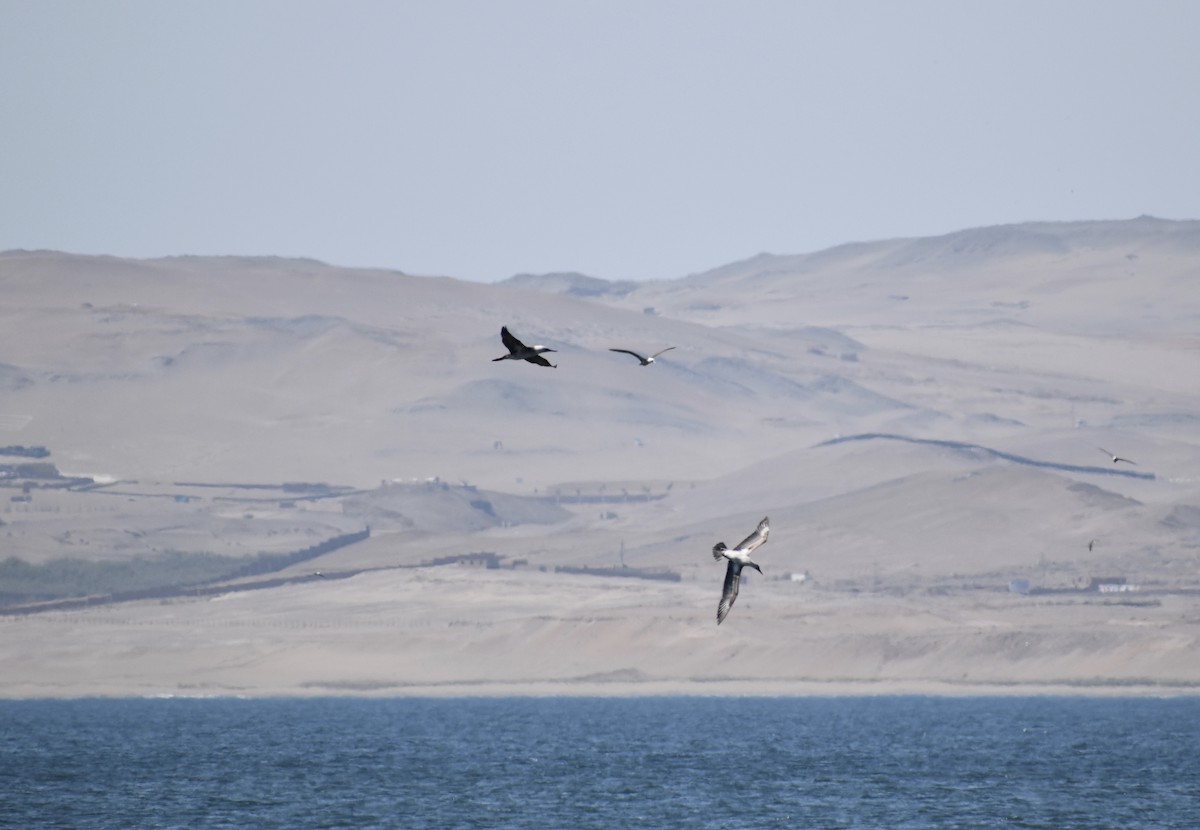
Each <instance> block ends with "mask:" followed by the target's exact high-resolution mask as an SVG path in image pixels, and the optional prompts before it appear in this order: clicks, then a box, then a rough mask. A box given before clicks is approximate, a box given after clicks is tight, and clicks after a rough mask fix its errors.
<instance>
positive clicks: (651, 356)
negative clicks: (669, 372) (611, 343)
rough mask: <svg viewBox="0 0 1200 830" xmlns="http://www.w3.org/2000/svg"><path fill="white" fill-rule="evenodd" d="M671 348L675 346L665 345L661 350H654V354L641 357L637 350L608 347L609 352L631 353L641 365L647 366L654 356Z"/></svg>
mask: <svg viewBox="0 0 1200 830" xmlns="http://www.w3.org/2000/svg"><path fill="white" fill-rule="evenodd" d="M673 348H675V347H674V346H667V347H666V348H665V349H663V350H662V351H661V352H655V353H654V354H652V355H650V356H649V357H642V356H641V355H640V354H638V353H637V352H631V351H629V349H609V351H610V352H620V353H621V354H631V355H633V356H634V357H636V358H637V359H638V360H640V361H641V363H642V365H643V366H649V365H650V364H651V363H653V362H654V358H656V357H658V356H659V355H660V354H663V352H669V351H671V349H673Z"/></svg>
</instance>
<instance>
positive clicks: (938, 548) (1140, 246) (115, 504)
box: [0, 217, 1200, 696]
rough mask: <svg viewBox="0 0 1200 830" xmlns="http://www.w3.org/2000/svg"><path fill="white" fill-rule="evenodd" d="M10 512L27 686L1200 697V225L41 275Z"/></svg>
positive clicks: (1, 358) (42, 271)
mask: <svg viewBox="0 0 1200 830" xmlns="http://www.w3.org/2000/svg"><path fill="white" fill-rule="evenodd" d="M501 325H507V326H508V327H509V328H510V329H511V330H512V332H513V333H514V334H515V335H516V336H518V337H520V338H522V339H523V340H524V341H525V342H526V343H529V344H533V343H539V344H545V345H547V346H549V347H550V348H552V349H555V350H556V351H555V352H554V353H553V354H549V355H547V356H548V357H550V358H552V359H553V362H555V363H556V364H557V368H544V367H541V366H535V365H532V364H529V363H525V362H515V361H500V362H494V361H493V358H496V357H499V356H500V355H501V354H503V353H504V352H505V349H504V347H503V346H502V345H501V343H500V337H499V331H500V327H501ZM668 346H673V347H674V349H672V350H671V351H667V352H665V353H664V354H662V355H661V356H660V357H659V358H658V359H657V361H656V362H655V363H653V364H652V365H649V366H641V365H639V364H638V362H637V361H636V360H635V359H634V358H632V357H630V356H629V355H625V354H620V353H615V352H612V351H610V349H613V348H622V349H631V350H634V351H637V352H640V353H642V354H650V353H654V352H658V351H659V350H661V349H665V348H666V347H668ZM1106 451H1111V453H1114V454H1116V455H1117V456H1119V457H1121V458H1123V459H1128V460H1127V461H1124V460H1123V461H1117V462H1114V461H1113V460H1112V458H1111V456H1110V455H1109V454H1107V453H1106ZM0 499H2V501H0V664H3V665H4V666H5V671H4V672H3V675H2V676H0V695H4V696H40V695H79V694H329V693H338V694H342V693H354V694H413V693H418V694H440V693H459V694H463V693H476V694H480V693H509V692H514V691H515V692H529V693H554V694H566V693H622V694H636V693H658V692H672V693H674V692H690V693H707V692H711V691H737V692H739V693H743V692H750V693H753V692H762V693H772V694H789V693H809V692H813V691H817V692H820V691H822V690H824V691H836V692H842V691H863V690H867V691H873V690H885V691H886V690H896V689H905V690H930V689H934V690H939V691H954V690H960V691H961V690H979V689H984V690H991V691H995V690H1011V689H1018V690H1026V691H1029V690H1033V691H1037V690H1043V691H1045V690H1053V691H1058V690H1063V689H1068V690H1074V691H1080V690H1104V691H1109V692H1111V691H1113V690H1116V691H1126V692H1128V691H1148V692H1152V693H1189V694H1194V693H1196V692H1198V691H1200V221H1167V220H1160V219H1154V218H1150V217H1141V218H1138V219H1134V220H1127V221H1104V222H1077V223H1028V224H1024V225H1015V226H1004V227H993V228H980V229H972V230H966V231H961V232H957V233H952V234H947V235H945V236H942V237H936V238H926V239H899V240H884V241H876V242H865V243H854V244H847V245H843V246H840V247H837V248H833V249H830V250H827V251H821V252H817V253H812V254H805V255H790V256H778V255H770V254H762V255H759V256H756V257H753V258H751V259H748V260H745V261H743V262H737V263H731V264H728V265H724V266H721V267H719V268H715V269H714V270H712V271H709V272H706V273H702V274H695V275H692V276H689V277H686V278H683V279H677V280H662V281H651V282H646V283H631V282H620V283H610V282H606V281H604V280H598V279H595V278H592V277H588V276H586V275H580V274H549V275H520V276H517V277H513V278H512V279H510V280H508V281H506V282H504V283H499V284H494V285H488V284H477V283H471V282H465V281H460V280H455V279H452V278H448V277H429V276H413V275H409V274H405V273H401V272H398V271H381V270H363V269H347V268H339V267H336V266H334V265H327V264H324V263H320V262H316V261H311V260H294V259H279V258H272V257H261V258H245V257H227V258H220V257H217V258H211V257H204V258H198V257H184V256H181V257H173V258H168V259H157V260H127V259H118V258H113V257H105V256H83V255H75V254H66V253H57V252H48V251H32V252H31V251H9V252H5V253H2V254H0ZM764 515H769V516H770V518H771V536H770V539H769V542H768V543H767V544H766V546H764V547H762V548H760V549H759V550H758V551H757V552H756V558H757V560H758V561H759V562H760V563H761V565H762V567H763V571H764V574H763V576H761V577H760V576H759V575H758V574H757V573H753V574H751V575H750V576H751V578H749V579H746V580H745V581H744V584H743V586H742V589H741V594H740V596H739V598H738V600H737V604H736V606H735V607H734V609H733V611H732V613H731V614H730V616H729V618H728V619H727V620H726V621H725V622H724V623H723V624H722V625H721V626H720V627H719V628H718V627H717V626H716V623H715V612H716V605H717V600H718V598H719V596H720V590H721V583H722V579H723V575H724V566H723V565H722V564H718V563H716V562H714V561H713V558H712V556H711V555H710V551H711V549H712V546H713V545H714V544H715V543H716V542H717V541H722V540H723V541H725V542H727V543H729V544H734V543H736V542H737V541H739V540H740V539H741V538H742V537H743V536H745V535H746V534H747V533H749V532H750V530H752V529H753V527H754V525H755V523H756V522H757V521H758V520H759V519H760V518H762V517H763V516H764Z"/></svg>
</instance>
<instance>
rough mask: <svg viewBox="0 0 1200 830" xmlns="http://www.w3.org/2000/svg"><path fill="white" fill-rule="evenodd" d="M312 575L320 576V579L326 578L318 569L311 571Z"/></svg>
mask: <svg viewBox="0 0 1200 830" xmlns="http://www.w3.org/2000/svg"><path fill="white" fill-rule="evenodd" d="M312 575H313V576H319V577H321V579H325V578H326V577H325V574H323V573H321V572H320V571H313V572H312Z"/></svg>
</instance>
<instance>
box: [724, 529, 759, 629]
mask: <svg viewBox="0 0 1200 830" xmlns="http://www.w3.org/2000/svg"><path fill="white" fill-rule="evenodd" d="M770 532H771V528H770V526H769V525H768V524H767V517H766V516H764V517H763V520H762V521H761V522H759V523H758V527H756V528H755V529H754V532H753V533H751V534H750V535H749V536H747V537H746V538H745V539H743V540H742V541H741V543H740V544H739V545H738V546H737V547H736V548H733V549H732V550H730V549H729V548H727V547H725V543H724V542H717V544H716V545H714V546H713V551H712V553H713V559H716V560H717V561H718V562H720V561H721V560H722V559H727V560H729V566H728V567H726V568H725V588H724V590H722V591H721V604H720V605H718V606H717V625H720V624H721V623H722V622H724V621H725V618H726V617H728V616H729V609H730V608H732V607H733V602H734V600H736V599H737V595H738V583H739V582H741V579H742V568H745V567H750V568H754V570H756V571H758V572H759V573H760V574H761V573H762V568H760V567H758V563H757V562H754V561H753V560H752V559H750V554H751V552H752V551H753V550H754V549H755V548H757V547H758V546H759V545H761V544H763V543H764V542H766V541H767V534H768V533H770Z"/></svg>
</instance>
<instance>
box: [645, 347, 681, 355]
mask: <svg viewBox="0 0 1200 830" xmlns="http://www.w3.org/2000/svg"><path fill="white" fill-rule="evenodd" d="M673 348H675V347H674V346H667V347H666V348H665V349H663V350H662V351H661V352H655V353H654V354H652V355H650V356H651V357H658V356H659V355H660V354H665V353H666V352H669V351H671V349H673Z"/></svg>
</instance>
